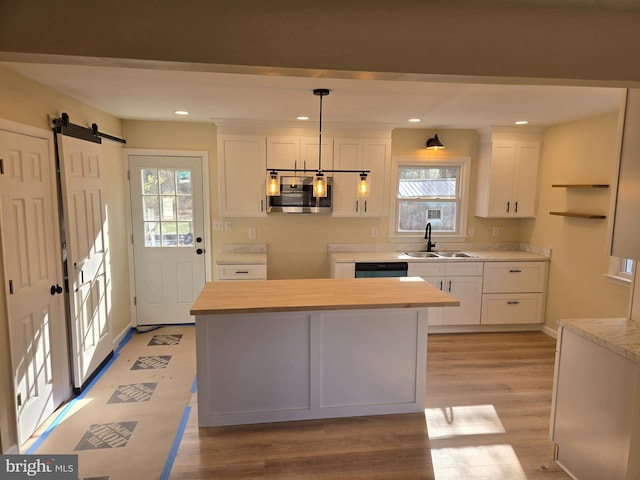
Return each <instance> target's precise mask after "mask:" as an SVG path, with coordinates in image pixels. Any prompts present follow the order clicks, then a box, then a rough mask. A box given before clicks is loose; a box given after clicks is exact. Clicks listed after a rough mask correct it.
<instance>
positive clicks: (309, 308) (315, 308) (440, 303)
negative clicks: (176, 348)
mask: <svg viewBox="0 0 640 480" xmlns="http://www.w3.org/2000/svg"><path fill="white" fill-rule="evenodd" d="M458 306H460V302H459V301H458V300H437V301H430V302H403V303H384V304H375V305H362V304H345V305H292V306H273V307H250V308H218V309H216V308H212V309H207V308H202V309H193V310H191V311H190V312H189V313H190V314H191V315H194V316H202V315H226V314H237V313H245V314H246V313H282V312H320V311H323V312H324V311H331V310H377V309H383V308H390V309H393V308H430V307H458Z"/></svg>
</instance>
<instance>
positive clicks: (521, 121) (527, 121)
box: [513, 120, 529, 125]
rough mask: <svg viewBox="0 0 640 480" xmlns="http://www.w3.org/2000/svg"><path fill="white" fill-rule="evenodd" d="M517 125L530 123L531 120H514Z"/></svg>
mask: <svg viewBox="0 0 640 480" xmlns="http://www.w3.org/2000/svg"><path fill="white" fill-rule="evenodd" d="M513 123H515V124H516V125H526V124H527V123H529V120H518V121H517V122H513Z"/></svg>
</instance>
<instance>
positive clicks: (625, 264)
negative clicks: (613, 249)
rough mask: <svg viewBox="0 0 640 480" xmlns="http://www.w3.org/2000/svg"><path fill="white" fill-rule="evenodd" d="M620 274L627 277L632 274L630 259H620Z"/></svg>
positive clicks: (631, 261)
mask: <svg viewBox="0 0 640 480" xmlns="http://www.w3.org/2000/svg"><path fill="white" fill-rule="evenodd" d="M622 272H623V273H626V274H628V275H631V274H632V273H633V260H631V259H630V258H623V259H622Z"/></svg>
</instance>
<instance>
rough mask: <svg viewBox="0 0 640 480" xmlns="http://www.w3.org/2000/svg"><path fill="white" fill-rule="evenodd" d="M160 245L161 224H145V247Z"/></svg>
mask: <svg viewBox="0 0 640 480" xmlns="http://www.w3.org/2000/svg"><path fill="white" fill-rule="evenodd" d="M158 245H160V222H144V246H145V247H157V246H158Z"/></svg>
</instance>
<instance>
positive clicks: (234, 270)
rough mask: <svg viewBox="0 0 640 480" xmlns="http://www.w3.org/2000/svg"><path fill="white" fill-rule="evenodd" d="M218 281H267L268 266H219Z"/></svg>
mask: <svg viewBox="0 0 640 480" xmlns="http://www.w3.org/2000/svg"><path fill="white" fill-rule="evenodd" d="M217 267H218V280H266V279H267V266H266V265H265V264H263V263H261V264H257V263H256V264H227V265H218V266H217Z"/></svg>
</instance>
